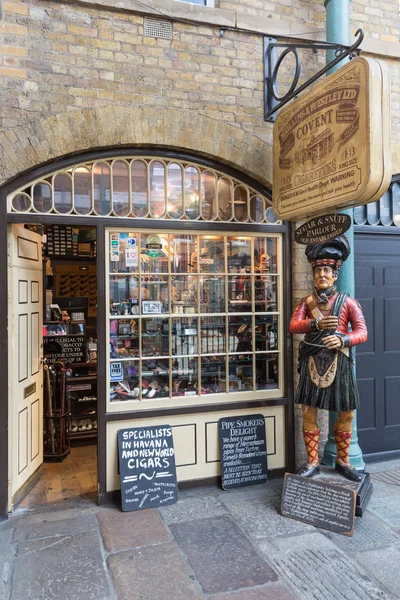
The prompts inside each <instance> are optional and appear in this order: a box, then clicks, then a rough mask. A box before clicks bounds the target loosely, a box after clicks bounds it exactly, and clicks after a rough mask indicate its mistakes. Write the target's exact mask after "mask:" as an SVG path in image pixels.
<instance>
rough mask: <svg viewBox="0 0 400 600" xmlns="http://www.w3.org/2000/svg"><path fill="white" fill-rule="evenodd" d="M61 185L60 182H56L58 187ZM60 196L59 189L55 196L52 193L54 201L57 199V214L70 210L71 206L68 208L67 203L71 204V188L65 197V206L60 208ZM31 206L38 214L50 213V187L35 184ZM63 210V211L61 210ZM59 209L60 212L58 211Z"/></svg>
mask: <svg viewBox="0 0 400 600" xmlns="http://www.w3.org/2000/svg"><path fill="white" fill-rule="evenodd" d="M60 184H61V185H62V181H60V180H59V181H58V186H60ZM61 196H62V192H61V191H60V188H59V187H58V189H57V194H56V192H54V201H56V199H58V201H59V204H58V206H56V209H57V210H58V211H59V212H68V211H69V210H70V209H71V205H69V206H68V201H69V202H71V188H70V189H69V196H68V191H67V193H66V195H65V200H66V205H65V206H63V205H62V204H61V206H60V199H61ZM33 206H34V208H35V210H37V211H38V212H43V213H46V212H50V211H51V186H50V184H48V183H37V184H36V185H35V187H34V188H33ZM63 208H64V210H62V209H63ZM60 209H61V210H60Z"/></svg>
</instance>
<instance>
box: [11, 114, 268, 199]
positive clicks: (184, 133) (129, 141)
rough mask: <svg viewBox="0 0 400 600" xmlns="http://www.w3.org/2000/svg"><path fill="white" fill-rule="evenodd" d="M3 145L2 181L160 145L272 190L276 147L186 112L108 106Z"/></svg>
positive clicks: (35, 125) (34, 127)
mask: <svg viewBox="0 0 400 600" xmlns="http://www.w3.org/2000/svg"><path fill="white" fill-rule="evenodd" d="M271 144H272V132H271ZM0 145H1V147H2V155H1V162H0V183H5V182H8V181H10V180H12V179H14V178H15V177H17V176H18V175H20V174H22V173H24V172H26V171H28V170H30V169H33V168H35V167H37V166H39V165H42V164H45V163H48V162H51V161H52V160H55V159H58V158H62V157H65V156H68V155H71V154H77V153H81V152H84V151H86V150H90V149H93V150H95V149H105V148H107V147H114V148H115V147H118V146H131V147H132V146H153V145H154V146H155V147H158V148H170V149H175V150H187V151H190V152H193V153H195V154H197V155H199V156H204V157H207V158H211V159H215V160H218V161H219V162H222V163H225V164H226V165H229V166H231V167H235V168H236V169H238V170H239V171H241V172H243V173H245V174H246V175H249V176H251V177H253V178H254V179H255V180H257V181H259V182H260V183H261V184H263V185H265V186H267V187H268V188H271V184H270V182H271V181H272V148H271V145H266V144H265V142H263V141H261V140H260V139H259V138H257V137H256V136H255V135H254V134H250V133H247V132H245V131H243V130H242V129H239V128H238V127H235V126H233V125H231V124H229V123H226V122H224V121H217V120H215V119H211V118H209V117H207V116H206V115H201V114H198V113H193V112H191V111H185V110H173V109H168V108H160V107H154V108H149V107H137V106H132V107H125V106H104V107H98V108H92V109H85V110H74V111H67V112H64V113H60V114H58V115H55V116H50V117H48V118H46V119H44V120H42V121H38V120H35V121H32V122H29V123H27V124H26V125H24V126H20V127H16V128H15V129H13V130H10V131H8V132H3V133H2V134H1V137H0Z"/></svg>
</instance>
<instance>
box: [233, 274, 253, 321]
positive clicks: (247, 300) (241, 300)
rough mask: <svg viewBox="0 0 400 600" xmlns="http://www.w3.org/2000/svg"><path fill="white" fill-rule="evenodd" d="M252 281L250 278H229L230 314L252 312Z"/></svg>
mask: <svg viewBox="0 0 400 600" xmlns="http://www.w3.org/2000/svg"><path fill="white" fill-rule="evenodd" d="M251 284H252V280H251V277H250V276H244V275H235V276H234V277H231V276H229V277H228V303H229V312H251V311H252V298H253V294H252V285H251Z"/></svg>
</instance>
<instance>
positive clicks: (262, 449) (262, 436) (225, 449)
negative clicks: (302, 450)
mask: <svg viewBox="0 0 400 600" xmlns="http://www.w3.org/2000/svg"><path fill="white" fill-rule="evenodd" d="M218 434H219V449H220V456H221V478H222V488H223V489H224V490H226V489H229V488H233V487H244V486H247V485H256V484H258V483H265V482H266V481H267V479H268V475H267V468H268V464H267V441H266V433H265V418H264V415H244V416H241V417H226V418H223V419H220V420H219V421H218Z"/></svg>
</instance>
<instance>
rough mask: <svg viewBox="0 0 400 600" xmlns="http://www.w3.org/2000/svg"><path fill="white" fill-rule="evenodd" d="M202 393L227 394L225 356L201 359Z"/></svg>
mask: <svg viewBox="0 0 400 600" xmlns="http://www.w3.org/2000/svg"><path fill="white" fill-rule="evenodd" d="M201 393H202V394H221V393H226V358H225V356H224V355H215V356H205V357H203V358H202V359H201Z"/></svg>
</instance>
